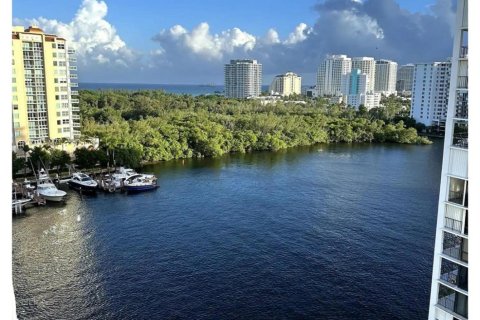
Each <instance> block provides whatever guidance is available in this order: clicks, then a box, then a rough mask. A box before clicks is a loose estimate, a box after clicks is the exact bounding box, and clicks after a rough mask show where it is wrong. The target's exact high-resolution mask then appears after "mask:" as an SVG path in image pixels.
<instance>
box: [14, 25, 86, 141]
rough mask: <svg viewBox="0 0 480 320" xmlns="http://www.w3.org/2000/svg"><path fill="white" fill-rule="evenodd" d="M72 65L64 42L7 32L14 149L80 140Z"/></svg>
mask: <svg viewBox="0 0 480 320" xmlns="http://www.w3.org/2000/svg"><path fill="white" fill-rule="evenodd" d="M75 63H76V59H75V50H73V49H70V48H69V47H68V42H67V40H66V39H64V38H61V37H58V36H56V35H52V34H46V33H44V32H43V31H42V30H41V29H40V28H38V27H29V28H27V29H25V28H24V27H14V28H13V30H12V119H13V139H12V140H13V141H12V143H14V147H22V146H23V145H25V144H28V145H37V144H42V143H45V142H47V141H48V140H51V141H52V140H55V139H61V138H67V139H74V138H78V137H79V136H80V131H79V128H80V116H79V114H78V113H79V107H78V102H79V101H78V97H77V95H78V91H75V88H76V87H78V83H77V82H76V79H77V74H76V70H77V67H76V66H75ZM72 81H73V82H72Z"/></svg>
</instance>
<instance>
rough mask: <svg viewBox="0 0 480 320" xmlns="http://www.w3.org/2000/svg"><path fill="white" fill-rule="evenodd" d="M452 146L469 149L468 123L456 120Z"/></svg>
mask: <svg viewBox="0 0 480 320" xmlns="http://www.w3.org/2000/svg"><path fill="white" fill-rule="evenodd" d="M452 146H455V147H459V148H465V149H468V123H467V122H463V121H455V123H454V126H453V141H452Z"/></svg>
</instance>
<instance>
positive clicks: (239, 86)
mask: <svg viewBox="0 0 480 320" xmlns="http://www.w3.org/2000/svg"><path fill="white" fill-rule="evenodd" d="M261 88H262V64H261V63H258V62H257V60H230V63H229V64H226V65H225V96H226V97H228V98H241V99H243V98H248V97H258V96H260V93H261V92H262V90H261Z"/></svg>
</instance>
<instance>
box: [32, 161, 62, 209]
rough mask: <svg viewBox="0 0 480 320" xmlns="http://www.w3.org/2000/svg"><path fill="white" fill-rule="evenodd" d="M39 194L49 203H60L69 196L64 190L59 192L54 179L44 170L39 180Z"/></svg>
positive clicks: (40, 173) (41, 171)
mask: <svg viewBox="0 0 480 320" xmlns="http://www.w3.org/2000/svg"><path fill="white" fill-rule="evenodd" d="M37 193H38V195H39V196H40V197H42V198H43V199H45V200H47V201H54V202H60V201H62V200H63V198H64V197H65V196H66V195H67V193H66V192H65V191H63V190H58V189H57V187H56V186H55V184H54V183H53V181H52V179H50V177H49V176H48V174H47V173H46V172H45V170H44V169H42V170H40V172H39V173H38V179H37Z"/></svg>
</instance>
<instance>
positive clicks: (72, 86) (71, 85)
mask: <svg viewBox="0 0 480 320" xmlns="http://www.w3.org/2000/svg"><path fill="white" fill-rule="evenodd" d="M70 87H71V88H77V87H78V83H76V82H70Z"/></svg>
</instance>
